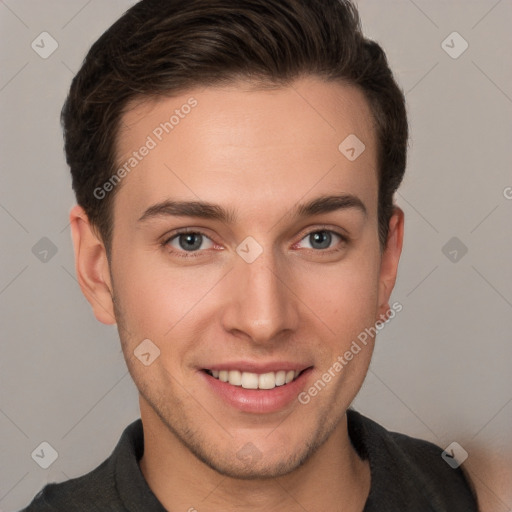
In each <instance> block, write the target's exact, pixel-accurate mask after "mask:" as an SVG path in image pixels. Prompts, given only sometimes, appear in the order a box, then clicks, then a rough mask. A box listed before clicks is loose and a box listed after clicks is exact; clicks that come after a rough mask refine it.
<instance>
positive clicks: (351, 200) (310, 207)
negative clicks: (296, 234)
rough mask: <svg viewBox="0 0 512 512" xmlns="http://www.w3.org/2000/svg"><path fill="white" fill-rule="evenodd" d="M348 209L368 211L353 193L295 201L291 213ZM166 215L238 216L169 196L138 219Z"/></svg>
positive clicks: (226, 220)
mask: <svg viewBox="0 0 512 512" xmlns="http://www.w3.org/2000/svg"><path fill="white" fill-rule="evenodd" d="M349 209H356V210H359V211H360V212H361V213H362V214H364V216H365V217H366V216H367V215H368V212H367V209H366V206H365V205H364V203H363V202H362V201H361V199H359V198H358V197H357V196H355V195H352V194H341V195H335V196H320V197H317V198H316V199H313V200H311V201H309V202H307V203H303V204H299V205H296V206H295V207H294V208H293V210H292V212H291V213H292V215H295V216H297V217H299V218H304V217H311V216H313V215H318V214H321V213H330V212H334V211H338V210H349ZM166 216H175V217H198V218H201V219H210V220H217V221H221V222H224V223H226V224H234V223H235V221H236V219H237V215H236V211H235V210H233V209H225V208H223V207H222V206H219V205H217V204H213V203H208V202H205V201H174V200H171V199H168V200H165V201H162V202H160V203H156V204H154V205H152V206H150V207H149V208H148V209H147V210H145V211H144V213H143V214H142V216H141V217H140V218H139V222H143V221H147V220H149V219H153V218H156V217H166Z"/></svg>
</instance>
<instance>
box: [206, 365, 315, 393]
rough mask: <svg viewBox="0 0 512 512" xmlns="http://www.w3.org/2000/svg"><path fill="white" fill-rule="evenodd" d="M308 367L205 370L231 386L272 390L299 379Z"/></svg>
mask: <svg viewBox="0 0 512 512" xmlns="http://www.w3.org/2000/svg"><path fill="white" fill-rule="evenodd" d="M309 368H310V367H308V368H304V369H302V370H299V369H297V370H278V371H271V372H265V373H254V372H247V371H242V370H238V369H232V370H209V369H203V372H205V373H206V374H208V375H209V376H210V377H213V378H214V379H217V380H219V381H221V382H224V383H226V384H230V385H231V386H236V387H241V388H243V389H253V390H271V389H274V388H276V387H281V386H287V385H288V384H290V383H292V382H294V381H295V380H296V379H298V378H299V377H300V376H301V375H302V373H304V372H305V371H306V370H308V369H309Z"/></svg>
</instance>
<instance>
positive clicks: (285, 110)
mask: <svg viewBox="0 0 512 512" xmlns="http://www.w3.org/2000/svg"><path fill="white" fill-rule="evenodd" d="M62 119H63V125H64V130H65V141H66V155H67V161H68V164H69V165H70V168H71V173H72V176H73V188H74V190H75V193H76V197H77V202H78V205H77V206H76V207H74V208H73V210H72V211H71V215H70V220H71V228H72V235H73V243H74V248H75V254H76V271H77V276H78V280H79V283H80V286H81V289H82V291H83V293H84V295H85V296H86V298H87V299H88V301H89V302H90V304H91V306H92V308H93V310H94V314H95V316H96V318H97V319H98V320H99V321H100V322H103V323H105V324H115V323H117V326H118V330H119V336H120V340H121V344H122V348H123V352H124V356H125V360H126V363H127V366H128V369H129V371H130V374H131V376H132V378H133V379H134V381H135V383H136V385H137V387H138V390H139V396H140V411H141V419H139V420H137V421H136V422H134V423H132V424H131V425H129V426H128V427H127V428H126V430H125V432H124V433H123V435H122V437H121V439H120V441H119V444H118V445H117V447H116V448H115V450H114V451H113V453H112V454H111V456H110V457H109V458H108V459H107V460H105V462H103V464H101V465H100V466H99V467H97V468H96V469H94V470H93V471H92V472H90V473H89V474H87V475H84V476H82V477H79V478H76V479H73V480H70V481H68V482H64V483H60V484H50V485H48V486H46V487H45V488H44V489H43V490H42V491H41V492H40V493H39V494H38V495H37V496H36V498H35V499H34V501H33V503H32V504H31V505H30V506H29V507H28V508H27V509H26V510H28V511H39V510H41V511H44V510H97V511H100V510H101V511H106V510H108V511H126V510H129V511H142V510H145V511H162V510H172V511H187V510H188V511H196V510H197V511H199V512H211V511H219V510H222V511H227V512H230V511H235V510H236V511H240V510H244V511H276V510H279V511H299V510H300V511H304V510H307V511H325V510H336V511H343V512H355V511H358V512H360V511H362V510H364V511H365V512H372V511H388V510H389V511H391V510H392V511H397V510H414V511H427V510H428V511H450V512H453V511H459V510H460V511H464V512H469V511H473V510H477V506H476V499H475V497H474V494H473V492H472V490H471V487H470V484H469V481H468V480H467V478H466V477H465V475H464V473H463V472H462V470H461V468H458V469H451V467H450V466H449V465H448V464H446V463H445V462H444V461H443V459H442V458H441V453H442V450H441V448H439V447H437V446H435V445H433V444H430V443H427V442H425V441H421V440H417V439H413V438H410V437H408V436H405V435H401V434H396V433H390V432H388V431H386V430H385V429H384V428H383V427H381V426H379V425H378V424H376V423H375V422H373V421H371V420H370V419H368V418H365V417H364V416H362V415H360V414H359V413H357V412H356V411H354V410H352V409H349V407H350V405H351V403H352V401H353V399H354V397H355V396H356V394H357V392H358V391H359V389H360V387H361V385H362V383H363V381H364V378H365V375H366V373H367V370H368V367H369V364H370V360H371V355H372V351H373V346H374V342H375V334H376V332H377V330H378V329H377V328H376V327H378V326H380V325H382V323H383V322H384V321H385V320H386V319H388V318H390V317H391V316H394V314H395V312H396V311H397V310H399V308H400V307H401V306H400V304H399V303H393V305H391V306H390V303H389V302H390V295H391V292H392V289H393V286H394V283H395V278H396V273H397V266H398V261H399V257H400V253H401V249H402V238H403V226H404V216H403V212H402V211H401V210H400V209H399V208H398V207H396V206H395V205H394V204H393V194H394V192H395V191H396V189H397V188H398V186H399V184H400V182H401V180H402V177H403V173H404V170H405V163H406V147H407V132H408V130H407V118H406V111H405V104H404V98H403V94H402V93H401V91H400V89H399V88H398V86H397V84H396V82H395V81H394V79H393V76H392V74H391V71H390V70H389V68H388V65H387V61H386V58H385V55H384V53H383V51H382V49H381V48H380V47H379V46H378V45H377V44H376V43H374V42H372V41H369V40H367V39H365V38H364V37H363V35H362V34H361V29H360V25H359V20H358V14H357V10H356V9H355V7H354V6H353V5H352V4H351V3H349V2H348V1H341V0H315V1H313V0H166V1H157V0H143V1H142V2H140V3H138V4H136V5H135V6H134V7H132V8H131V9H130V10H129V11H128V12H127V13H126V14H125V15H124V16H123V17H122V18H121V19H120V20H118V21H117V22H116V23H115V24H114V25H113V26H112V27H111V28H110V29H109V30H107V32H106V33H105V34H103V36H102V37H101V38H100V39H99V40H98V41H97V42H96V43H95V44H94V45H93V47H92V48H91V50H90V52H89V54H88V55H87V58H86V59H85V61H84V64H83V66H82V68H81V70H80V71H79V73H78V74H77V76H76V77H75V79H74V80H73V83H72V86H71V90H70V93H69V97H68V99H67V102H66V104H65V106H64V109H63V115H62ZM362 333H364V334H365V336H362V335H361V334H362Z"/></svg>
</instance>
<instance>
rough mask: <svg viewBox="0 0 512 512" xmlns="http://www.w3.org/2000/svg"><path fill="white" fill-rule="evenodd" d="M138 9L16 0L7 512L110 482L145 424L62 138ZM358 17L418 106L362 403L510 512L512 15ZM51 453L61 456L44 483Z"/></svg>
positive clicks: (8, 1) (431, 4) (8, 9)
mask: <svg viewBox="0 0 512 512" xmlns="http://www.w3.org/2000/svg"><path fill="white" fill-rule="evenodd" d="M133 3H134V2H133V1H127V0H124V1H123V0H115V1H114V0H109V1H105V0H102V1H100V0H89V1H87V0H73V1H70V0H46V1H44V2H41V1H36V0H3V1H2V0H0V33H1V34H2V35H1V42H2V44H1V45H0V55H1V57H0V58H1V64H0V108H1V112H0V120H1V121H0V123H1V148H0V150H1V185H0V223H1V228H2V248H1V261H2V266H1V272H0V307H1V321H2V323H1V325H2V329H1V336H2V338H1V340H2V341H1V343H2V344H1V355H0V379H1V382H0V384H1V391H0V393H1V395H0V431H1V434H2V435H1V436H0V448H1V461H2V464H1V468H0V508H1V509H2V510H8V511H12V510H17V509H19V508H21V507H22V506H23V505H26V504H27V503H28V502H29V501H30V500H31V498H32V497H33V496H34V495H35V494H36V492H38V491H39V490H40V488H41V487H43V485H44V484H46V483H47V482H52V481H63V480H66V479H68V478H72V477H76V476H79V475H82V474H84V473H86V472H88V471H90V470H91V469H93V468H94V467H96V466H97V465H99V464H100V463H101V462H102V461H103V460H104V459H105V458H106V457H107V456H108V455H109V454H110V452H111V451H112V449H113V448H114V446H115V444H116V442H117V440H118V438H119V436H120V434H121V432H122V430H123V429H124V428H125V426H126V425H127V424H128V423H130V422H131V421H133V420H134V419H135V418H137V417H138V415H139V412H138V402H137V392H136V388H135V386H134V384H133V383H132V381H131V379H130V376H129V374H128V373H127V370H126V366H125V362H124V359H123V356H122V353H121V351H120V344H119V341H118V337H117V331H116V329H115V327H107V326H104V325H102V324H100V323H98V322H97V321H96V320H95V318H94V316H93V314H92V312H91V309H90V307H89V304H88V303H87V302H86V300H85V299H84V298H83V296H82V294H81V291H80V289H79V287H78V284H77V281H76V279H75V272H74V261H73V250H72V245H71V236H70V229H69V225H68V212H69V210H70V208H71V206H72V205H73V204H74V197H73V194H72V190H71V185H70V178H69V176H68V169H67V167H66V165H65V161H64V158H63V151H62V135H61V131H60V126H59V113H60V108H61V106H62V103H63V101H64V98H65V94H66V91H67V89H68V87H69V84H70V81H71V79H72V77H73V75H74V73H75V72H76V71H77V70H78V68H79V66H80V63H81V61H82V59H83V57H84V55H85V53H86V51H87V50H88V48H89V46H90V45H91V43H92V42H93V41H94V40H95V39H96V38H97V37H98V36H99V35H100V34H101V33H102V32H103V31H104V30H105V29H106V28H107V27H108V26H109V25H110V24H111V23H112V22H113V21H114V20H115V19H116V18H117V17H118V16H119V15H120V14H121V13H122V12H123V11H124V10H126V9H127V8H128V7H129V6H130V5H132V4H133ZM359 7H360V12H361V17H362V20H363V27H364V29H365V31H366V33H367V34H368V35H369V36H370V37H372V38H374V39H376V40H377V41H378V42H380V43H381V44H382V45H383V47H384V48H385V50H386V52H387V54H388V57H389V60H390V62H391V66H392V68H393V69H394V70H395V73H396V75H397V78H398V81H399V83H400V84H401V86H402V88H403V89H404V91H405V92H406V96H407V102H408V110H409V116H410V123H411V144H410V153H409V162H408V169H407V176H406V179H405V182H404V184H403V186H402V188H401V189H400V192H399V194H398V195H397V202H398V204H399V205H400V206H401V207H402V208H403V209H404V210H405V213H406V238H405V248H404V252H403V256H402V260H401V268H400V271H399V279H398V282H397V285H396V289H395V291H394V294H393V300H398V301H400V302H401V303H402V304H403V311H402V312H401V313H399V314H398V315H397V317H396V318H395V319H393V320H392V321H391V322H390V323H389V324H388V325H387V326H386V327H385V329H383V331H382V332H381V333H380V335H379V338H378V341H377V348H376V352H375V356H374V359H373V363H372V366H371V370H370V372H369V374H368V377H367V380H366V382H365V384H364V387H363V389H362V391H361V393H360V395H359V397H358V398H357V400H356V403H355V406H356V408H358V409H359V410H360V411H361V412H363V413H364V414H366V415H368V416H370V417H372V418H373V419H375V420H377V421H378V422H380V423H382V424H383V425H384V426H386V427H387V428H388V429H392V430H398V431H401V432H404V433H407V434H409V435H412V436H415V437H421V438H424V439H427V440H430V441H433V442H435V443H437V444H439V445H440V446H442V447H443V448H445V447H447V446H448V445H449V444H450V443H452V442H453V441H456V442H458V443H459V444H460V445H461V446H462V447H463V448H464V449H465V450H466V451H467V452H468V454H469V457H468V459H467V460H466V461H465V462H464V467H466V468H467V470H468V471H469V472H470V473H471V475H472V477H473V479H474V480H475V483H476V484H477V486H478V488H479V492H480V496H481V499H482V502H483V503H484V510H492V511H497V512H502V511H507V510H510V509H512V484H511V482H512V372H511V371H510V365H511V361H512V343H511V341H512V340H511V332H512V322H511V319H512V315H511V313H512V287H511V283H512V271H511V261H512V258H511V256H512V228H511V220H512V173H511V169H512V166H511V164H512V152H511V146H512V80H511V78H512V65H511V64H512V58H511V49H512V31H511V30H510V25H511V21H512V1H511V0H501V1H496V0H485V1H484V0H480V1H467V0H465V1H451V2H441V1H429V0H415V1H412V0H396V1H392V0H384V1H383V0H372V1H370V0H360V2H359ZM43 32H47V33H48V34H43V35H41V33H43ZM453 32H457V34H453ZM443 41H444V42H443ZM466 44H467V45H468V47H467V48H466V49H465V51H463V50H464V48H465V47H466ZM56 45H58V46H57V47H56ZM52 51H53V53H52ZM454 237H455V238H454ZM466 251H467V252H466ZM43 442H46V443H49V445H51V447H53V449H54V450H55V451H56V452H57V454H58V456H57V458H56V460H55V461H53V463H52V464H51V465H50V466H49V467H48V468H46V469H44V468H43V467H41V466H40V465H41V464H44V463H45V461H43V460H42V458H38V457H37V456H36V455H35V454H37V453H40V452H41V449H44V450H45V453H46V455H45V456H46V457H47V459H46V464H47V463H49V462H51V454H52V453H53V452H52V449H51V448H49V447H48V446H47V445H41V443H43ZM48 457H50V458H49V459H48Z"/></svg>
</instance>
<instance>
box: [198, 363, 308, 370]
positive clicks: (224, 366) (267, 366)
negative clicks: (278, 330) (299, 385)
mask: <svg viewBox="0 0 512 512" xmlns="http://www.w3.org/2000/svg"><path fill="white" fill-rule="evenodd" d="M310 366H312V365H310V364H304V363H293V362H290V361H270V362H268V363H256V362H251V361H233V362H230V363H216V364H212V365H211V366H207V367H205V368H203V369H204V370H218V371H222V370H240V371H241V372H251V373H269V372H278V371H279V370H286V371H289V370H294V371H299V372H301V371H303V370H306V369H307V368H309V367H310Z"/></svg>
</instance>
